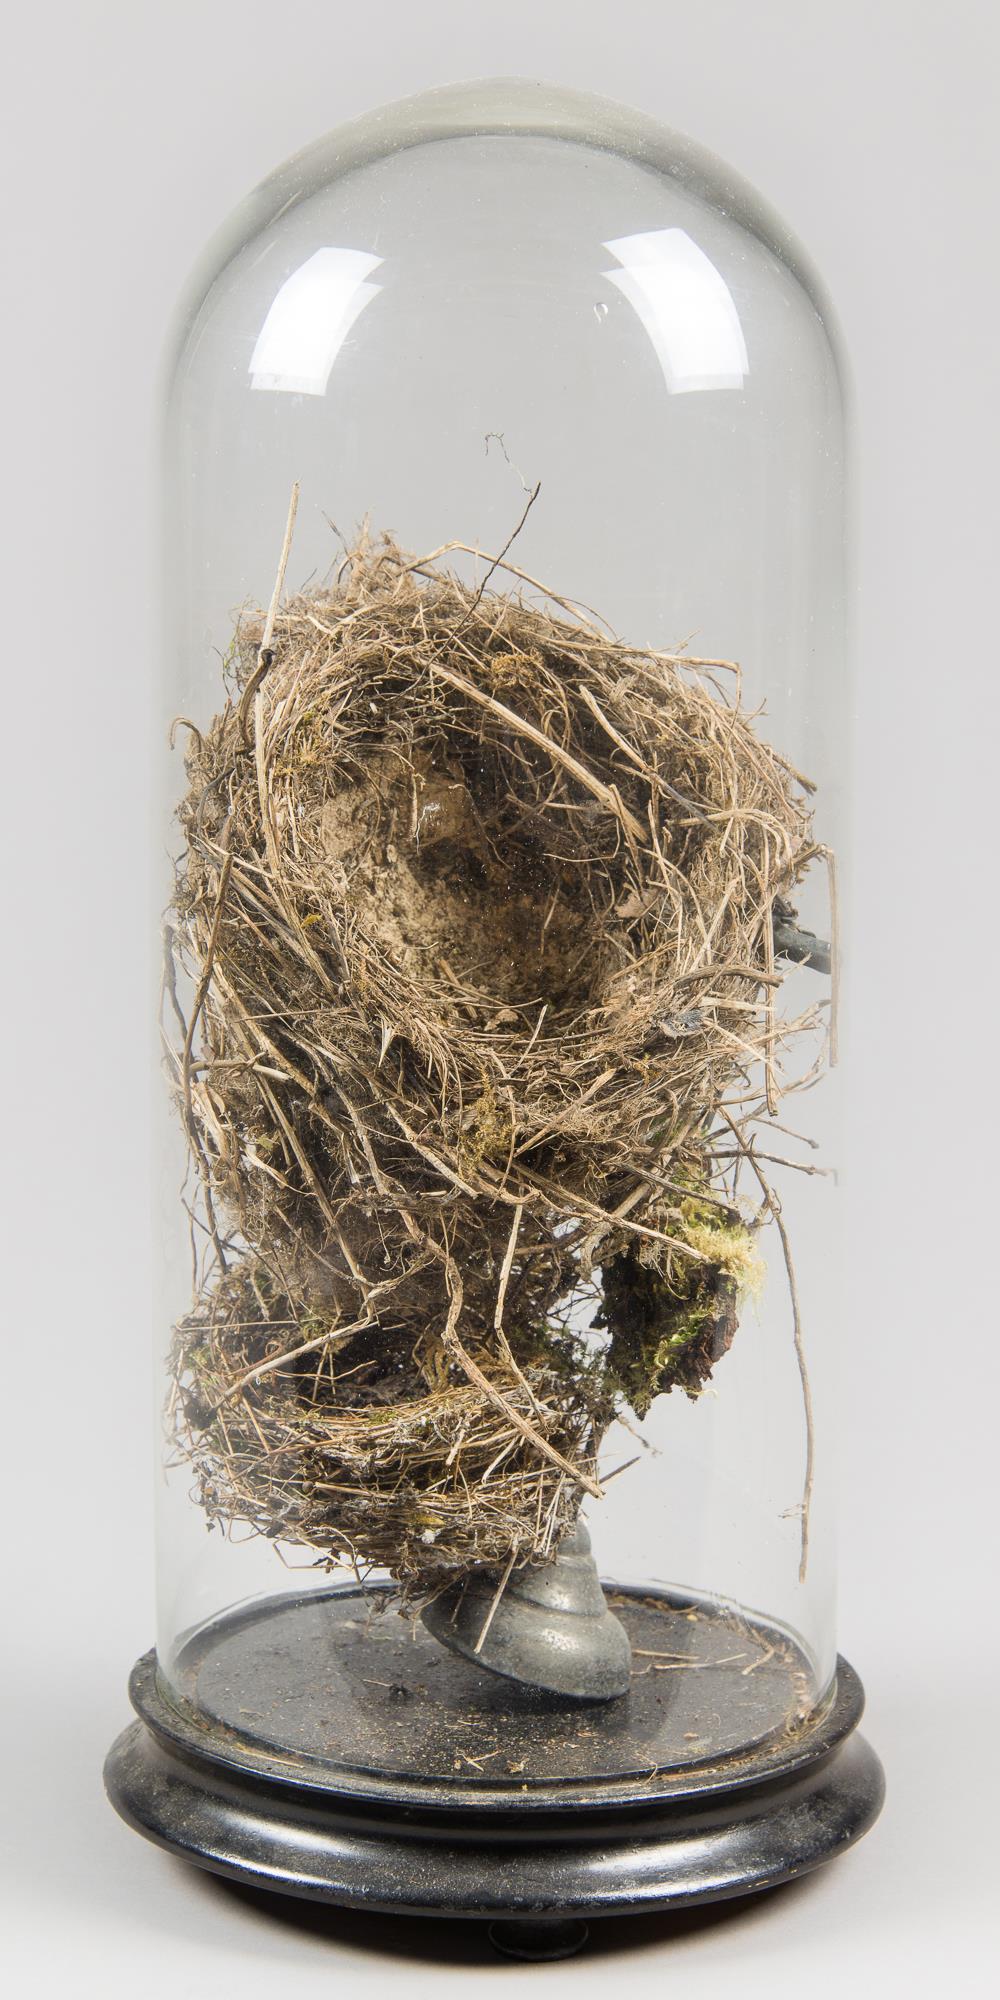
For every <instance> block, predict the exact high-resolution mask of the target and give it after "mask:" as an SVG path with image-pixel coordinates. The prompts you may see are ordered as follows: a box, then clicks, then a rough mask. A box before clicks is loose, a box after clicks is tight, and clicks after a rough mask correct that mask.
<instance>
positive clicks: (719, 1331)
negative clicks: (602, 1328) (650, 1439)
mask: <svg viewBox="0 0 1000 2000" xmlns="http://www.w3.org/2000/svg"><path fill="white" fill-rule="evenodd" d="M681 1220H682V1225H683V1229H684V1233H685V1235H686V1237H687V1240H688V1241H689V1243H690V1245H691V1248H692V1250H694V1251H695V1252H696V1253H697V1254H698V1256H699V1257H700V1258H701V1259H702V1261H700V1262H698V1263H694V1262H689V1261H683V1260H680V1259H673V1260H672V1261H671V1264H670V1267H669V1269H668V1270H667V1271H666V1272H664V1271H663V1270H662V1269H660V1268H659V1267H658V1266H657V1265H656V1264H653V1263H651V1262H650V1259H649V1256H648V1254H644V1251H643V1250H642V1249H639V1250H636V1249H634V1248H632V1247H629V1248H627V1249H626V1250H624V1251H622V1252H621V1253H620V1254H619V1255H618V1256H617V1257H613V1258H611V1259H609V1261H608V1263H607V1264H606V1265H605V1268H604V1271H603V1273H602V1291H603V1295H604V1304H603V1309H602V1320H603V1323H604V1324H605V1325H606V1326H607V1327H608V1328H609V1329H610V1330H611V1339H610V1341H609V1343H608V1348H607V1354H606V1365H607V1369H608V1372H609V1375H610V1376H611V1377H612V1378H613V1380H614V1381H615V1384H616V1386H617V1388H618V1390H619V1392H620V1394H621V1395H622V1396H623V1397H624V1398H625V1400H626V1401H627V1402H628V1403H629V1404H630V1405H631V1407H632V1409H633V1410H634V1411H635V1413H636V1416H637V1417H644V1416H645V1415H646V1413H647V1411H648V1410H649V1407H650V1405H651V1403H652V1402H653V1400H654V1398H655V1397H657V1396H663V1395H666V1394H667V1392H668V1391H669V1390H671V1389H675V1388H678V1389H683V1390H684V1391H685V1392H686V1394H687V1395H689V1396H692V1397H693V1396H697V1395H698V1394H699V1392H700V1391H701V1390H702V1389H703V1388H704V1386H705V1383H706V1382H707V1380H708V1378H709V1376H710V1375H711V1373H712V1369H713V1368H714V1366H715V1364H716V1362H717V1361H719V1360H721V1358H722V1356H723V1355H724V1354H725V1353H726V1351H727V1349H728V1348H729V1347H730V1346H731V1344H732V1340H733V1335H734V1334H735V1332H736V1327H737V1324H738V1320H739V1308H740V1303H741V1300H742V1298H743V1296H744V1295H745V1294H746V1293H747V1292H748V1291H755V1290H756V1289H757V1288H758V1286H759V1284H760V1281H761V1277H762V1273H763V1267H762V1264H761V1261H760V1258H759V1256H758V1254H757V1252H756V1250H755V1248H754V1242H753V1235H752V1232H751V1231H750V1230H749V1229H748V1228H747V1227H746V1226H745V1225H744V1224H743V1223H742V1222H741V1221H740V1218H739V1216H738V1215H737V1214H736V1212H735V1210H732V1209H722V1208H719V1207H718V1206H709V1204H708V1203H707V1202H704V1201H698V1200H697V1199H696V1198H691V1199H689V1200H685V1201H683V1202H682V1204H681Z"/></svg>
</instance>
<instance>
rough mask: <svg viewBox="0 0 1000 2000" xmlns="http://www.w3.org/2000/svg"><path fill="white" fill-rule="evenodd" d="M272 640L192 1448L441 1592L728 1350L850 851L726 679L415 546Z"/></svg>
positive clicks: (187, 961)
mask: <svg viewBox="0 0 1000 2000" xmlns="http://www.w3.org/2000/svg"><path fill="white" fill-rule="evenodd" d="M494 573H495V572H494ZM263 632H264V627H263V621H262V620H261V619H260V618H259V617H257V616H252V617H245V618H243V619H242V620H241V621H240V623H239V625H238V628H237V635H236V640H235V643H234V647H233V651H232V654H231V657H230V661H229V663H228V682H229V696H228V699H227V701H226V704H225V706H224V708H223V709H222V711H221V713H219V714H218V715H217V716H216V717H215V718H214V720H213V721H212V723H211V725H210V726H209V727H208V728H207V729H203V730H198V729H195V728H193V726H190V725H189V727H191V736H190V745H189V751H188V756H187V779H188V788H187V791H186V795H185V797H184V799H183V801H182V803H181V806H180V812H179V819H180V826H181V829H182V833H183V851H182V854H181V856H180V859H179V863H178V871H177V883H176V893H175V898H174V906H173V909H172V912H171V918H170V944H171V969H170V991H171V995H172V1000H173V1007H174V1019H175V1024H176V1033H175V1034H174V1035H172V1036H171V1038H170V1046H171V1059H172V1063H173V1070H174V1077H175V1083H176V1091H177V1097H178V1102H179V1105H180V1108H181V1112H182V1116H183V1118H184V1121H185V1125H186V1129H187V1133H188V1137H189V1140H190V1145H191V1151H192V1157H193V1160H194V1162H195V1165H196V1168H197V1189H196V1191H195V1194H194V1197H193V1201H192V1208H193V1216H194V1225H195V1236H196V1239H197V1240H198V1241H201V1242H204V1244H206V1245H207V1255H205V1256H199V1258H198V1275H197V1282H196V1297H195V1300H194V1303H193V1306H192V1308H191V1311H190V1312H189V1313H188V1314H187V1315H186V1316H185V1318H184V1319H183V1321H182V1322H181V1324H180V1326H179V1327H178V1329H177V1331H176V1337H175V1346H174V1380H175V1386H174V1395H173V1410H174V1420H175V1432H176V1437H177V1441H178V1444H179V1446H180V1449H181V1452H182V1454H183V1456H184V1457H185V1459H186V1460H188V1461H189V1462H190V1463H191V1464H193V1466H194V1468H195V1470H196V1474H197V1479H198V1484H199V1492H200V1497H201V1499H202V1502H203V1504H204V1505H205V1507H206V1509H207V1510H208V1513H209V1515H210V1517H212V1518H220V1519H222V1520H224V1521H226V1522H232V1521H234V1520H239V1521H243V1522H248V1523H250V1524H251V1526H252V1527H253V1528H254V1529H256V1530H257V1531H258V1532H260V1533H263V1534H266V1535H270V1536H272V1537H275V1538H278V1539H280V1540H282V1541H290V1542H293V1543H296V1542H297V1543H300V1544H303V1545H305V1546H306V1547H308V1548H311V1549H313V1550H315V1551H317V1553H318V1556H319V1558H320V1559H325V1560H329V1561H331V1562H332V1561H335V1560H341V1559H344V1558H346V1559H348V1560H350V1561H351V1562H353V1563H354V1564H356V1565H359V1566H361V1567H366V1566H369V1565H380V1566H385V1567H388V1568H389V1569H390V1570H392V1571H393V1573H394V1574H395V1575H396V1576H397V1578H399V1579H400V1581H401V1582H402V1583H403V1585H404V1586H405V1587H406V1588H407V1589H408V1590H409V1591H411V1592H412V1591H416V1592H423V1591H426V1590H428V1589H433V1588H436V1587H437V1586H438V1585H440V1584H441V1583H442V1582H443V1581H445V1580H447V1579H449V1578H450V1577H453V1576H454V1575H456V1574H459V1573H463V1572H465V1571H468V1570H469V1569H470V1568H471V1567H473V1566H477V1565H485V1566H487V1567H492V1568H502V1567H503V1566H504V1565H505V1564H507V1563H508V1562H510V1561H515V1562H522V1561H526V1560H530V1559H537V1558H538V1557H540V1556H542V1555H544V1554H545V1553H546V1552H547V1551H548V1550H550V1549H551V1547H552V1546H553V1544H554V1542H555V1541H556V1540H558V1538H559V1537H560V1536H561V1535H562V1534H563V1533H564V1532H565V1531H566V1530H567V1528H568V1527H569V1526H570V1525H571V1523H572V1521H573V1519H574V1518H575V1515H576V1512H577V1509H578V1507H579V1503H580V1499H581V1495H582V1493H583V1492H585V1491H590V1492H599V1491H600V1486H599V1480H598V1473H597V1451H598V1447H599V1444H600V1440H601V1437H602V1435H603V1433H604V1431H605V1430H606V1428H607V1426H608V1424H609V1423H610V1422H611V1421H612V1420H613V1418H614V1416H615V1414H616V1412H618V1411H619V1410H620V1409H621V1408H622V1406H623V1405H624V1404H626V1403H627V1404H628V1405H629V1406H630V1407H631V1408H632V1409H633V1410H635V1411H636V1412H638V1413H639V1414H640V1415H641V1414H643V1413H644V1412H645V1410H646V1409H647V1408H648V1406H649V1403H650V1402H651V1401H652V1399H653V1397H654V1396H655V1395H658V1394H661V1393H663V1392H664V1391H665V1390H666V1389H669V1388H670V1387H672V1386H673V1385H674V1384H678V1385H679V1386H681V1387H683V1388H685V1389H687V1390H688V1391H689V1393H697V1391H698V1390H699V1388H700V1387H701V1386H702V1385H703V1383H704V1381H705V1379H706V1378H707V1375H708V1374H709V1372H710V1370H711V1368H712V1366H713V1364H714V1362H715V1360H717V1358H718V1356H719V1354H720V1353H721V1352H722V1351H723V1350H724V1348H725V1347H726V1346H728V1344H729V1341H730V1340H731V1338H732V1335H733V1331H734V1329H735V1325H736V1317H737V1302H738V1298H739V1294H740V1291H741V1290H742V1288H743V1287H744V1286H745V1284H746V1283H747V1281H748V1279H749V1278H751V1277H752V1274H753V1262H754V1257H753V1250H752V1244H751V1234H752V1231H751V1230H750V1229H748V1227H747V1226H746V1224H745V1223H744V1221H743V1220H742V1219H741V1215H740V1212H739V1210H738V1207H737V1203H736V1200H735V1196H734V1193H733V1187H732V1170H731V1168H729V1167H726V1166H723V1165H720V1163H719V1161H718V1159H717V1158H716V1152H717V1150H718V1146H719V1140H718V1136H717V1134H718V1120H719V1116H720V1108H722V1109H723V1110H724V1109H725V1107H726V1105H727V1103H728V1104H730V1105H732V1104H736V1103H738V1105H739V1109H738V1111H734V1112H731V1113H729V1114H727V1115H728V1116H730V1117H731V1118H732V1121H733V1124H732V1127H730V1126H727V1127H726V1140H727V1144H728V1146H729V1150H730V1153H731V1154H732V1153H733V1152H734V1151H735V1152H736V1153H738V1152H739V1150H740V1145H741V1144H745V1143H746V1140H745V1133H746V1129H747V1118H748V1116H749V1115H750V1113H749V1111H748V1106H750V1105H751V1104H752V1102H753V1101H754V1100H755V1096H756V1097H757V1098H760V1097H761V1093H762V1092H763V1093H764V1096H763V1098H762V1099H761V1103H762V1106H763V1104H764V1103H765V1102H766V1101H769V1102H770V1104H771V1107H772V1108H773V1106H774V1103H775V1101H776V1096H777V1093H778V1090H779V1089H780V1084H779V1082H778V1081H777V1071H776V1049H777V1047H778V1039H779V1024H778V1023H777V1020H776V1013H775V989H776V987H777V986H778V984H779V980H780V975H779V973H778V972H776V971H775V964H774V933H773V924H774V917H775V906H776V904H778V906H779V908H780V909H781V910H785V909H786V908H787V900H786V899H787V897H788V894H789V891H790V890H791V889H792V888H793V886H794V884H795V882H796V880H797V878H798V877H799V876H800V874H801V873H802V871H803V870H804V868H805V867H806V865H807V864H808V862H809V860H810V859H811V858H812V857H813V855H814V854H815V853H816V852H817V849H816V847H815V845H814V842H813V838H812V832H811V823H810V812H809V808H808V803H807V799H806V788H805V781H804V780H801V779H800V778H799V777H798V775H797V774H796V773H795V772H794V771H793V770H792V769H791V768H790V766H789V765H788V764H787V763H786V762H785V761H784V760H783V759H782V758H781V757H780V756H779V755H778V754H777V753H776V752H775V751H774V750H773V749H771V748H769V747H768V746H767V744H766V743H765V742H763V741H762V740H761V738H760V736H759V735H758V734H757V732H756V730H755V727H754V724H753V720H752V718H750V717H749V716H748V715H747V714H746V713H745V712H744V711H743V709H742V708H741V705H740V700H739V683H738V677H737V676H735V674H734V673H733V672H732V671H731V670H729V669H728V668H726V667H725V666H724V664H723V663H718V662H716V663H706V662H694V661H692V660H690V659H688V658H686V657H685V656H683V655H669V654H663V653H653V652H644V651H640V650H636V649H634V648H632V647H630V646H627V645H625V644H622V643H620V642H619V641H617V640H616V639H614V638H613V637H610V636H609V635H608V634H607V633H606V632H604V631H603V630H602V629H600V628H599V627H598V626H597V625H596V624H593V623H590V622H587V621H586V620H585V619H583V618H582V617H581V616H580V614H579V613H578V612H576V611H575V610H574V609H573V608H572V607H570V606H569V605H567V604H564V603H562V602H561V601H560V600H558V599H553V598H551V597H547V598H546V599H545V601H544V602H542V603H540V602H536V601H531V602H529V601H527V600H526V596H525V593H524V590H523V588H522V589H521V590H520V591H517V592H513V593H511V592H502V591H500V590H498V589H495V588H492V589H491V588H484V587H482V586H481V585H480V586H479V587H478V588H477V587H475V586H474V585H472V584H470V583H468V582H466V581H462V580H461V579H460V578H459V577H458V576H456V575H454V574H452V573H450V572H449V571H447V570H442V569H440V568H437V567H435V566H434V565H433V564H432V563H429V562H428V563H420V562H414V561H412V560H410V559H408V558H407V557H406V556H405V555H404V554H403V553H402V552H401V551H400V550H399V549H398V548H397V547H396V546H394V545H393V544H392V543H391V542H384V543H381V544H379V545H377V546H372V545H371V544H370V543H363V544H362V545H361V546H360V547H359V548H357V549H355V550H354V551H352V552H351V554H350V555H349V557H348V558H347V559H346V560H345V562H344V564H343V566H342V568H341V570H340V573H339V574H338V576H337V577H336V579H335V582H334V584H333V586H332V587H330V588H328V589H324V590H322V591H316V592H313V593H308V594H303V595H299V596H297V597H295V598H293V599H292V600H290V601H289V602H288V603H287V605H286V606H285V607H284V609H283V610H282V611H281V612H280V614H279V615H278V616H277V618H276V619H275V620H274V622H273V630H272V631H269V632H268V634H267V639H268V643H267V644H266V646H265V645H262V637H263ZM753 1076H756V1077H757V1083H756V1085H755V1086H754V1087H753V1088H751V1085H750V1083H749V1079H750V1078H751V1077H753ZM761 1078H764V1079H765V1081H764V1082H763V1083H762V1082H761V1080H760V1079H761ZM733 1129H735V1132H736V1135H737V1143H736V1145H735V1146H734V1145H733V1139H732V1130H733Z"/></svg>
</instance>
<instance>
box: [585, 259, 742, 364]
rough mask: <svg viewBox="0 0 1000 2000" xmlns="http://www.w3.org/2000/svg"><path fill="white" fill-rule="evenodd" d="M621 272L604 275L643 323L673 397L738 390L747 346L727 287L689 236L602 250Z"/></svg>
mask: <svg viewBox="0 0 1000 2000" xmlns="http://www.w3.org/2000/svg"><path fill="white" fill-rule="evenodd" d="M604 248H605V250H610V252H611V254H612V256H613V257H616V258H617V259H618V262H619V263H620V264H621V265H622V267H623V268H622V269H621V270H620V271H606V272H605V273H604V276H605V277H606V278H610V280H611V283H612V284H613V285H617V287H618V290H619V291H620V292H623V293H624V295H625V297H626V298H627V299H628V301H629V304H630V305H631V306H632V307H633V308H634V310H635V312H636V313H637V314H638V317H639V318H640V320H641V321H642V324H643V326H644V327H645V329H646V332H647V333H648V335H649V338H650V340H651V341H652V343H653V346H654V348H655V349H656V354H657V358H658V360H659V363H660V366H661V368H662V369H663V374H664V379H665V381H666V384H667V389H668V390H669V392H670V394H671V395H672V396H681V395H686V394H688V393H689V392H690V391H692V390H694V389H741V388H742V387H743V382H744V378H745V376H746V375H747V374H748V372H749V366H750V364H749V361H748V360H747V350H746V342H745V340H744V338H743V328H742V327H741V325H740V320H739V314H738V313H737V310H736V306H735V304H734V303H733V296H732V293H731V292H730V290H729V287H728V285H727V284H726V282H725V279H724V278H722V277H720V275H719V272H718V271H717V270H716V268H715V265H714V264H713V263H712V261H711V259H710V258H709V257H706V255H705V252H704V250H700V249H699V247H698V245H697V243H695V242H694V241H693V240H692V238H691V237H690V236H689V235H688V233H687V231H686V229H652V230H648V231H646V232H645V233H643V234H640V235H637V236H619V237H617V238H616V239H615V240H614V242H612V243H605V245H604Z"/></svg>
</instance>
